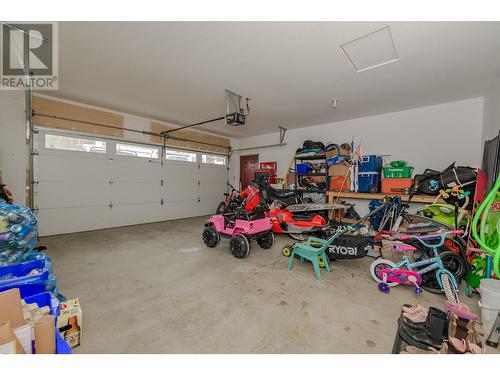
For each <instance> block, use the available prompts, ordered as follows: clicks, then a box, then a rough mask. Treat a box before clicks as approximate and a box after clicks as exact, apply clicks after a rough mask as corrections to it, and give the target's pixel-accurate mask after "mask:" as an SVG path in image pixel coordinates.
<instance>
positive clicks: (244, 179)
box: [240, 155, 259, 189]
mask: <svg viewBox="0 0 500 375" xmlns="http://www.w3.org/2000/svg"><path fill="white" fill-rule="evenodd" d="M256 169H259V155H245V156H240V183H241V187H242V189H245V188H246V187H247V186H248V185H249V184H250V182H251V181H252V180H253V179H254V175H255V170H256Z"/></svg>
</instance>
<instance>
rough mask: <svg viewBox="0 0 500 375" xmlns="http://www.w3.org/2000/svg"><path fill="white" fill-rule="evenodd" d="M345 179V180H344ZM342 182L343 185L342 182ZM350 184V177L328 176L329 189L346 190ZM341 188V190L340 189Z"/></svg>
mask: <svg viewBox="0 0 500 375" xmlns="http://www.w3.org/2000/svg"><path fill="white" fill-rule="evenodd" d="M344 180H345V182H344ZM343 182H344V186H342V183H343ZM350 186H351V179H350V178H349V177H347V178H346V177H345V176H330V191H348V190H349V188H350ZM340 188H342V190H340Z"/></svg>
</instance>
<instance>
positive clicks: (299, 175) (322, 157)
mask: <svg viewBox="0 0 500 375" xmlns="http://www.w3.org/2000/svg"><path fill="white" fill-rule="evenodd" d="M297 160H299V161H300V162H304V161H312V160H320V161H323V162H324V164H325V172H324V173H314V172H313V173H310V172H308V173H297ZM326 160H327V158H326V154H322V155H314V156H295V160H294V166H295V189H297V190H301V191H308V190H306V189H303V188H300V185H299V181H300V179H301V178H303V177H324V178H325V184H326V186H325V188H324V189H321V190H315V191H311V192H313V193H326V191H327V190H328V182H329V181H328V164H327V162H326Z"/></svg>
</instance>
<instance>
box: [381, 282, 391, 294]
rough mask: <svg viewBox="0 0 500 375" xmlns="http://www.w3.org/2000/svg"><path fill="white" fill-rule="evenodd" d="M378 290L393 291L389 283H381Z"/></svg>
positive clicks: (385, 292)
mask: <svg viewBox="0 0 500 375" xmlns="http://www.w3.org/2000/svg"><path fill="white" fill-rule="evenodd" d="M378 291H379V292H380V293H384V294H389V292H390V291H391V287H390V286H389V284H387V283H379V284H378Z"/></svg>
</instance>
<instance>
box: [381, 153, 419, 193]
mask: <svg viewBox="0 0 500 375" xmlns="http://www.w3.org/2000/svg"><path fill="white" fill-rule="evenodd" d="M412 174H413V167H411V166H409V165H408V163H407V162H406V161H403V160H395V161H392V162H391V163H390V164H389V165H386V166H384V179H383V180H382V193H384V194H407V193H408V190H409V189H410V188H411V187H412V185H413V179H412V178H411V176H412Z"/></svg>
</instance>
